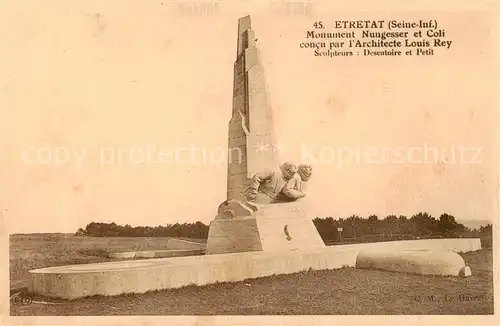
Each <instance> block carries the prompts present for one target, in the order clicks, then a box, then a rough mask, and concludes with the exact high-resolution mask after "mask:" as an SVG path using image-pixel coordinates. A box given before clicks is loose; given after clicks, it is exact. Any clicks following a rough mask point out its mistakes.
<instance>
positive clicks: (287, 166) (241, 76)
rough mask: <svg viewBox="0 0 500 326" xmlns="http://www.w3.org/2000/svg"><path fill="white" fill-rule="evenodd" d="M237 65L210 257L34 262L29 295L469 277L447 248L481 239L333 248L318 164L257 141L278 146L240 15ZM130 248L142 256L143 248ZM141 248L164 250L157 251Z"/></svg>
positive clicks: (473, 245)
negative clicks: (326, 275)
mask: <svg viewBox="0 0 500 326" xmlns="http://www.w3.org/2000/svg"><path fill="white" fill-rule="evenodd" d="M234 70H235V79H234V89H233V91H234V98H233V111H232V117H231V120H230V122H229V142H228V146H229V150H230V151H231V150H232V149H236V148H237V149H239V150H238V151H239V152H241V160H240V159H238V160H236V161H234V160H232V158H231V157H229V159H230V161H229V162H228V163H229V164H228V180H227V200H225V201H224V202H223V203H222V204H221V205H220V206H219V209H218V214H217V215H216V216H215V218H214V220H213V221H212V222H211V223H210V229H209V235H208V241H207V246H206V252H205V255H199V256H186V257H169V258H153V259H138V260H128V261H123V260H122V261H112V262H106V263H94V264H78V265H66V266H55V267H46V268H40V269H35V270H31V271H30V274H31V284H30V286H29V290H30V292H32V293H37V294H40V295H44V296H48V297H57V298H66V299H76V298H81V297H86V296H92V295H118V294H123V293H144V292H147V291H153V290H162V289H169V288H178V287H182V286H188V285H194V284H195V285H205V284H213V283H217V282H234V281H242V280H245V279H250V278H258V277H264V276H270V275H279V274H291V273H296V272H301V271H306V270H311V269H313V270H325V269H336V268H342V267H356V266H357V267H359V268H381V269H386V270H392V271H402V272H415V271H417V272H421V273H434V274H442V275H455V274H457V273H458V274H463V276H467V275H470V271H468V270H466V268H467V266H466V265H465V262H464V261H463V260H460V259H456V256H455V255H453V254H452V253H451V254H450V253H447V254H446V257H444V256H443V254H442V253H443V252H445V251H452V252H455V253H456V252H468V251H475V250H479V249H481V241H480V239H477V238H475V239H472V238H460V239H425V240H407V241H391V242H378V243H358V244H350V245H336V246H329V247H325V245H324V243H323V241H322V240H321V238H320V236H319V234H318V232H317V230H316V228H315V226H314V224H313V222H312V217H311V216H309V215H307V210H306V209H305V205H304V202H305V201H306V200H307V189H306V188H307V184H308V181H309V180H310V178H314V171H313V169H312V168H311V167H310V166H308V165H304V164H299V165H298V166H297V165H295V164H292V163H290V162H281V161H279V158H278V157H277V156H278V155H276V153H275V152H271V151H256V150H255V147H254V146H259V147H260V146H269V147H271V146H273V145H274V141H275V140H274V135H273V128H272V116H271V110H270V108H269V106H268V104H267V99H266V92H265V83H264V74H263V70H262V66H261V65H260V63H259V61H258V51H257V48H256V46H255V38H254V35H253V31H252V29H251V24H250V17H248V16H247V17H243V18H241V19H240V20H239V22H238V49H237V58H236V63H235V68H234ZM228 156H229V155H228ZM195 249H198V248H195ZM367 249H370V250H369V251H365V250H367ZM409 249H411V250H412V251H413V252H412V253H411V255H410V254H408V250H409ZM416 251H421V252H417V253H415V252H416ZM360 252H361V255H360ZM393 252H395V253H394V254H393ZM126 254H129V255H133V256H134V257H135V255H136V254H137V253H136V252H133V253H126ZM139 254H140V255H141V257H144V256H143V255H146V256H152V257H157V256H156V253H149V252H147V253H145V252H140V253H139ZM159 254H164V253H159ZM358 256H359V259H358ZM442 256H443V257H444V258H441V257H442ZM401 264H404V266H403V268H400V266H401Z"/></svg>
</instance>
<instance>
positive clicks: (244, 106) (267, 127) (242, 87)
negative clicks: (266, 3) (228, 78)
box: [227, 16, 278, 200]
mask: <svg viewBox="0 0 500 326" xmlns="http://www.w3.org/2000/svg"><path fill="white" fill-rule="evenodd" d="M255 43H256V40H255V35H254V31H253V30H252V27H251V21H250V16H246V17H243V18H240V19H239V21H238V47H237V52H236V61H235V63H234V85H233V110H232V116H231V120H230V122H229V135H228V139H229V143H228V171H227V199H228V200H231V199H242V195H243V192H244V190H245V189H246V187H247V186H248V182H249V180H250V179H251V178H252V177H253V175H254V174H255V173H257V172H261V171H265V170H266V169H270V168H274V167H276V166H277V165H278V162H277V159H276V155H275V151H274V149H275V148H274V130H273V122H272V116H271V108H270V107H269V104H268V101H267V96H266V89H265V85H266V84H265V78H264V70H263V68H262V65H261V64H260V62H259V54H258V50H257V47H256V44H255Z"/></svg>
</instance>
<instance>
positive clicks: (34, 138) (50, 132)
mask: <svg viewBox="0 0 500 326" xmlns="http://www.w3.org/2000/svg"><path fill="white" fill-rule="evenodd" d="M235 3H236V4H235ZM241 3H243V2H241V1H240V2H238V1H233V2H231V1H221V2H218V3H217V5H216V6H215V5H213V4H212V5H213V6H212V7H210V6H208V5H206V4H205V5H206V6H205V7H203V8H204V9H203V10H204V11H203V12H202V11H200V10H201V9H200V8H202V7H201V6H200V3H195V2H191V3H189V4H184V5H181V4H180V3H175V2H166V1H165V2H164V3H163V4H162V3H161V2H146V3H143V2H141V3H138V2H132V1H120V4H119V5H118V4H116V3H115V2H111V1H110V2H105V3H101V2H97V1H89V2H85V3H83V2H67V1H54V4H51V5H50V6H49V7H47V6H45V5H44V4H43V2H41V1H40V2H37V1H30V2H14V3H12V4H10V5H9V7H8V8H3V9H7V10H2V17H0V18H1V19H0V38H1V39H2V40H4V42H3V43H4V45H6V47H5V49H3V50H2V54H0V59H1V62H2V63H1V64H0V110H1V111H0V112H1V113H0V114H1V115H0V117H1V118H0V120H2V121H1V127H2V128H1V129H2V131H1V133H2V134H1V138H2V140H1V145H2V156H1V160H2V161H1V166H2V175H1V179H0V181H1V182H2V185H1V186H0V187H1V188H2V198H1V202H0V204H1V205H0V207H2V210H3V221H2V224H3V228H4V230H5V231H6V232H7V233H30V232H74V231H76V230H77V229H78V228H79V227H85V225H86V224H87V223H89V222H91V221H102V222H115V223H117V224H130V225H150V226H156V225H164V224H167V223H176V222H179V223H184V222H194V221H198V220H199V221H202V222H204V223H206V224H208V223H209V222H210V221H211V220H212V219H213V218H214V217H215V215H216V213H217V207H218V205H219V204H220V203H221V202H222V201H224V200H225V195H226V158H225V157H224V156H223V155H224V153H225V152H226V153H227V148H226V147H227V133H228V130H227V125H228V122H229V119H230V116H231V110H232V107H231V105H232V84H233V64H234V61H235V59H236V58H235V56H236V37H237V20H238V18H239V17H242V16H244V15H247V14H251V17H252V25H253V29H254V30H255V34H256V37H257V39H258V41H257V46H258V48H259V51H260V54H261V57H260V58H261V62H262V65H263V67H264V71H265V74H266V88H267V90H268V99H269V104H270V107H271V108H272V112H273V119H274V120H273V123H274V125H275V132H276V135H277V137H278V139H279V143H280V144H281V146H282V150H281V151H280V155H281V157H282V160H283V161H285V160H289V161H292V162H296V163H302V162H304V163H309V164H311V165H312V167H313V171H314V172H313V177H312V179H311V181H310V184H309V187H308V196H307V206H308V208H309V212H310V214H311V217H312V218H314V217H316V216H320V217H322V216H332V217H335V218H337V217H348V216H349V215H352V214H357V215H360V216H365V217H367V216H368V215H370V214H377V215H379V216H386V215H389V214H395V215H408V216H411V215H412V214H415V213H418V212H422V211H425V212H429V213H431V214H433V215H434V216H439V215H440V214H442V213H449V214H452V215H454V216H455V217H456V218H457V219H459V220H491V219H493V218H496V216H498V203H497V199H498V174H497V171H498V170H497V168H498V166H499V164H498V163H499V162H498V158H497V157H496V154H495V152H494V150H495V149H496V148H498V147H497V146H498V144H497V142H496V140H497V139H498V137H497V135H496V134H495V125H496V123H497V121H498V115H497V113H498V112H497V102H496V100H497V98H496V92H497V90H496V88H495V87H496V85H495V83H494V81H495V78H496V75H495V71H494V70H495V69H496V68H497V67H496V66H495V62H494V60H493V59H494V57H495V55H496V53H495V44H494V43H493V40H495V35H494V34H493V33H494V31H493V30H492V26H494V25H493V17H491V15H488V14H487V12H484V11H481V10H476V11H467V10H455V11H448V12H444V11H434V12H428V11H425V10H421V11H419V12H416V13H415V12H413V13H409V12H405V11H394V10H392V11H385V12H384V11H383V10H381V9H380V8H378V9H377V8H374V7H367V8H365V10H363V11H359V10H357V9H356V8H345V9H344V8H343V7H334V6H328V4H325V3H324V2H314V3H312V2H311V3H309V2H307V1H306V2H303V7H301V8H299V9H297V7H295V8H292V9H291V8H290V7H284V6H281V7H280V6H277V5H276V4H273V5H270V4H269V3H267V2H262V3H261V4H260V5H254V6H250V5H241ZM479 9H480V8H479ZM394 17H397V18H394ZM318 19H321V20H323V21H326V22H329V21H334V20H337V19H341V20H344V19H373V20H379V19H386V20H389V19H400V20H412V19H417V20H418V19H423V20H428V19H436V20H437V21H438V23H439V25H440V27H441V28H443V29H445V31H446V35H447V38H448V39H449V40H452V46H451V47H450V49H449V50H446V51H445V50H440V51H436V53H435V55H433V56H418V57H417V56H411V57H364V56H354V57H334V58H328V57H325V58H323V57H322V58H319V57H314V56H313V55H312V52H311V51H310V50H308V49H303V48H300V46H299V45H300V43H301V42H303V41H304V39H305V35H306V31H308V30H311V27H312V24H313V23H314V21H317V20H318ZM464 21H467V22H469V23H468V24H463V22H464ZM193 148H194V149H193ZM202 149H204V151H205V153H206V154H204V155H205V160H204V159H203V154H202ZM458 151H462V152H463V153H464V154H463V156H462V158H461V159H459V158H458V156H457V155H458V154H457V153H458ZM160 152H163V153H164V152H169V153H170V154H169V155H171V156H169V159H168V160H165V159H164V157H163V159H160V156H159V154H158V153H160ZM192 152H194V153H195V154H191V153H192ZM441 152H442V153H443V154H441ZM452 152H453V153H455V156H453V154H451V153H452ZM148 153H149V154H148ZM176 153H177V154H176ZM398 153H399V154H398ZM401 153H402V154H401ZM424 153H427V154H424ZM436 153H437V154H436ZM175 155H177V157H176V156H175ZM221 155H222V156H221ZM193 157H194V158H193ZM349 157H350V159H349ZM402 157H403V158H404V159H401V158H402ZM443 159H444V162H443Z"/></svg>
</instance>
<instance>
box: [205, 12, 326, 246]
mask: <svg viewBox="0 0 500 326" xmlns="http://www.w3.org/2000/svg"><path fill="white" fill-rule="evenodd" d="M255 42H256V40H255V35H254V32H253V30H252V27H251V22H250V17H249V16H246V17H243V18H241V19H239V21H238V45H237V52H236V62H235V63H234V84H233V109H232V116H231V120H230V121H229V133H228V169H227V200H226V201H225V202H223V203H222V204H221V205H220V206H219V214H218V215H217V216H216V217H215V219H214V220H213V221H212V222H211V223H210V228H209V232H208V240H207V248H206V254H208V255H210V254H222V253H232V252H247V251H276V250H298V249H307V248H318V247H323V246H324V243H323V241H322V240H321V237H320V236H319V234H318V232H317V230H316V228H315V227H314V224H313V222H312V218H311V217H310V216H307V214H306V213H305V212H304V210H302V208H301V205H300V202H289V203H273V204H268V205H259V204H256V203H254V202H249V201H247V199H246V198H245V190H246V189H247V187H248V186H249V183H250V181H251V179H252V178H253V177H254V175H255V174H256V173H261V172H265V171H273V170H274V171H276V170H277V168H278V165H279V164H280V163H283V162H278V161H277V155H276V152H275V151H274V144H275V139H274V130H273V119H272V116H271V109H270V107H269V104H268V101H267V96H266V86H265V85H266V83H265V78H264V71H263V68H262V65H261V64H260V62H259V55H258V50H257V47H256V44H255ZM278 171H279V170H278ZM278 173H280V177H281V172H278Z"/></svg>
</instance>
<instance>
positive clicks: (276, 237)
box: [206, 202, 325, 255]
mask: <svg viewBox="0 0 500 326" xmlns="http://www.w3.org/2000/svg"><path fill="white" fill-rule="evenodd" d="M324 247H325V244H324V242H323V240H322V239H321V237H320V235H319V233H318V231H317V229H316V227H315V225H314V223H313V221H312V217H310V216H307V213H306V211H305V210H304V209H303V208H302V205H301V204H300V203H297V202H290V203H276V204H269V205H260V206H259V207H258V209H257V211H255V212H253V213H252V215H251V216H245V217H235V218H229V219H222V218H220V219H215V220H213V221H212V223H210V229H209V232H208V241H207V247H206V254H207V255H210V254H225V253H235V252H246V251H266V252H271V251H282V250H303V249H313V248H324Z"/></svg>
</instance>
